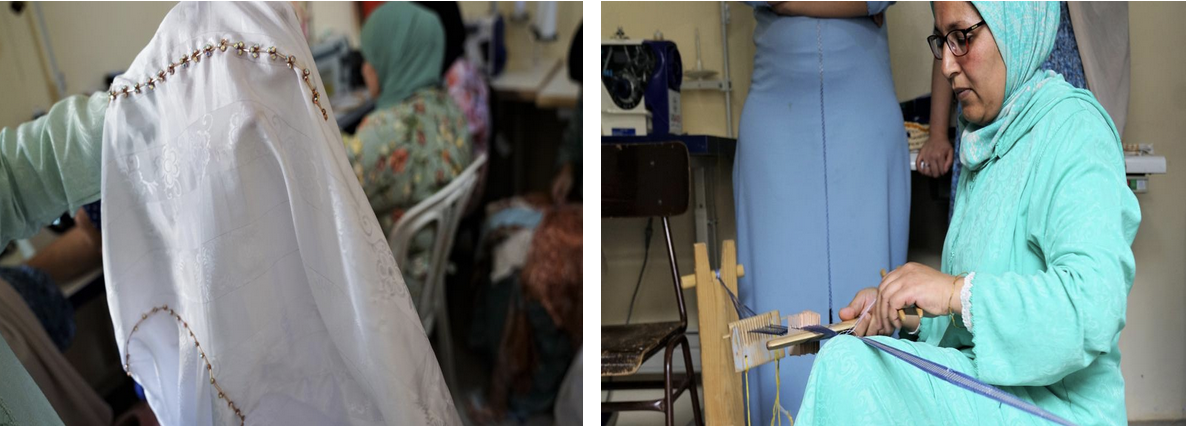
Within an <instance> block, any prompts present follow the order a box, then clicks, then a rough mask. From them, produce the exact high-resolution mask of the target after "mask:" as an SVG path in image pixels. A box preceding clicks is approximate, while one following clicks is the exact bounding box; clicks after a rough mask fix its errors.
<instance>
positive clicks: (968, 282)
mask: <svg viewBox="0 0 1186 426" xmlns="http://www.w3.org/2000/svg"><path fill="white" fill-rule="evenodd" d="M975 276H976V273H975V272H969V273H968V275H967V276H966V277H964V287H963V288H961V289H960V309H961V310H962V311H963V315H961V316H962V317H963V318H964V328H966V329H968V332H971V331H972V277H975Z"/></svg>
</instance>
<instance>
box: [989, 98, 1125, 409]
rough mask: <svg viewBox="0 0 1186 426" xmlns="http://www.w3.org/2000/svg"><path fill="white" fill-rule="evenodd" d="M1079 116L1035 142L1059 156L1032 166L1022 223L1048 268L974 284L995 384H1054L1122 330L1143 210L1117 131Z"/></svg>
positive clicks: (1102, 352) (1104, 347)
mask: <svg viewBox="0 0 1186 426" xmlns="http://www.w3.org/2000/svg"><path fill="white" fill-rule="evenodd" d="M1082 118H1083V117H1079V119H1077V118H1076V117H1072V118H1071V119H1069V120H1068V121H1067V122H1066V123H1065V124H1064V125H1062V126H1059V127H1058V128H1057V131H1056V132H1050V133H1048V134H1047V137H1044V138H1042V139H1038V140H1035V141H1033V143H1049V144H1051V147H1050V149H1051V150H1053V151H1048V152H1047V155H1044V156H1043V157H1044V158H1042V159H1041V160H1035V161H1037V162H1038V163H1036V166H1037V169H1036V170H1037V171H1036V173H1038V174H1037V175H1036V177H1037V178H1036V179H1034V180H1033V181H1032V182H1033V183H1032V184H1033V185H1036V187H1035V188H1034V191H1033V192H1032V193H1031V195H1030V196H1029V203H1028V204H1029V211H1028V214H1027V215H1026V218H1025V219H1024V221H1023V223H1024V232H1026V234H1027V235H1026V238H1025V240H1026V242H1027V243H1028V245H1029V246H1030V247H1035V248H1037V249H1038V250H1039V251H1040V253H1041V254H1042V257H1043V261H1044V262H1045V265H1044V266H1045V268H1044V271H1043V272H1041V273H1037V274H1032V275H1023V274H1017V273H1012V272H1009V273H1003V274H988V273H985V274H982V273H980V272H976V276H975V279H974V280H973V283H972V288H971V300H970V304H971V307H970V309H971V311H972V316H971V321H972V339H973V343H974V348H973V351H974V352H975V360H974V362H975V365H976V369H977V373H978V374H979V376H980V378H981V379H983V380H985V381H987V382H988V383H992V384H996V385H1004V386H1048V385H1051V384H1053V383H1057V382H1059V381H1061V380H1062V379H1063V378H1065V377H1066V376H1067V375H1069V374H1071V373H1074V372H1076V371H1079V370H1081V369H1083V368H1085V367H1087V366H1089V365H1091V363H1092V362H1094V361H1095V360H1096V359H1097V358H1098V357H1100V356H1103V355H1105V354H1108V353H1109V352H1111V351H1112V350H1113V348H1115V347H1116V342H1117V341H1118V339H1119V336H1120V330H1121V329H1122V328H1123V327H1124V318H1125V309H1126V306H1127V299H1128V293H1129V290H1130V289H1131V288H1132V282H1133V276H1134V274H1135V264H1134V261H1133V254H1132V249H1131V244H1132V241H1133V238H1134V237H1135V236H1136V231H1137V227H1138V225H1139V224H1140V220H1141V219H1140V208H1139V206H1138V204H1137V200H1136V197H1135V196H1134V195H1133V193H1132V191H1131V190H1129V189H1128V187H1127V185H1126V183H1125V174H1124V158H1123V153H1122V152H1121V149H1120V144H1119V142H1118V141H1117V140H1116V138H1115V137H1114V136H1113V133H1112V131H1111V129H1109V128H1108V126H1106V125H1105V124H1104V123H1102V122H1101V121H1100V120H1098V119H1096V120H1087V119H1082ZM1088 118H1089V117H1088ZM1024 204H1025V203H1023V205H1024Z"/></svg>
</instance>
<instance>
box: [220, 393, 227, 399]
mask: <svg viewBox="0 0 1186 426" xmlns="http://www.w3.org/2000/svg"><path fill="white" fill-rule="evenodd" d="M225 396H226V395H223V393H222V392H219V393H218V399H223V397H225Z"/></svg>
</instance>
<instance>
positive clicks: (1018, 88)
mask: <svg viewBox="0 0 1186 426" xmlns="http://www.w3.org/2000/svg"><path fill="white" fill-rule="evenodd" d="M972 5H973V6H975V7H976V9H977V10H978V11H979V12H980V16H981V17H982V18H983V19H984V22H985V23H986V24H987V25H988V28H989V29H991V30H992V36H993V38H994V39H995V40H996V43H997V48H998V49H999V50H1000V52H1001V58H1003V59H1004V61H1005V69H1006V72H1007V75H1006V78H1005V102H1004V103H1003V104H1002V106H1001V112H1000V113H999V114H997V117H996V119H995V120H993V122H992V123H989V124H987V125H985V126H980V125H977V124H975V123H971V122H969V121H967V120H966V119H965V118H964V117H963V116H962V115H961V116H960V117H959V126H960V129H961V137H962V139H961V140H960V162H961V163H962V164H963V166H964V167H966V168H968V169H971V170H978V169H980V168H981V167H983V166H984V164H985V163H986V162H987V161H988V160H989V159H991V158H993V157H1001V156H1003V155H1005V153H1007V152H1009V149H1010V148H1012V147H1013V145H1014V144H1015V143H1016V142H1017V141H1018V140H1019V139H1021V138H1022V137H1023V136H1025V135H1026V134H1027V133H1029V131H1030V130H1031V129H1032V128H1033V127H1034V125H1036V124H1037V123H1038V122H1040V121H1042V120H1044V119H1047V118H1053V117H1047V115H1048V113H1049V112H1050V111H1051V110H1052V109H1053V108H1054V106H1055V105H1057V104H1058V103H1059V102H1062V101H1065V100H1070V99H1081V100H1084V101H1086V102H1088V103H1089V104H1091V105H1093V106H1095V108H1097V109H1098V110H1099V112H1100V115H1102V116H1103V117H1104V119H1105V120H1107V122H1108V126H1109V127H1111V129H1112V133H1113V134H1115V136H1116V140H1117V146H1118V147H1119V140H1120V136H1119V134H1118V133H1117V132H1116V126H1115V125H1114V124H1112V119H1111V117H1109V116H1108V113H1107V112H1106V111H1104V108H1103V106H1101V105H1100V104H1099V102H1097V101H1096V99H1095V96H1093V95H1092V94H1091V92H1088V91H1086V90H1082V89H1076V88H1074V87H1073V86H1071V85H1070V84H1068V83H1067V82H1066V81H1064V80H1063V78H1062V75H1059V74H1058V73H1055V72H1053V71H1039V70H1038V67H1040V66H1041V65H1042V63H1043V62H1045V61H1046V58H1047V57H1048V56H1050V52H1051V51H1052V50H1053V49H1054V39H1055V37H1056V35H1057V34H1058V20H1059V4H1058V2H1055V1H1052V2H1042V1H1037V2H1029V1H1018V2H993V1H973V2H972Z"/></svg>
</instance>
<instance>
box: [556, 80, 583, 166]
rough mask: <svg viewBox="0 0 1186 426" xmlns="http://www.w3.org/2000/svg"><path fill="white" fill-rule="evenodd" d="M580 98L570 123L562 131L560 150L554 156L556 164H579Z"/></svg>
mask: <svg viewBox="0 0 1186 426" xmlns="http://www.w3.org/2000/svg"><path fill="white" fill-rule="evenodd" d="M581 104H582V99H581V97H578V98H577V108H576V111H575V112H574V113H573V115H572V121H570V122H569V123H568V128H566V129H565V130H564V138H563V140H561V142H560V150H559V152H558V153H557V155H556V163H557V165H559V166H563V165H565V164H568V163H580V162H581V154H582V153H581V122H582V121H583V120H582V119H581V109H582V108H581Z"/></svg>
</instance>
